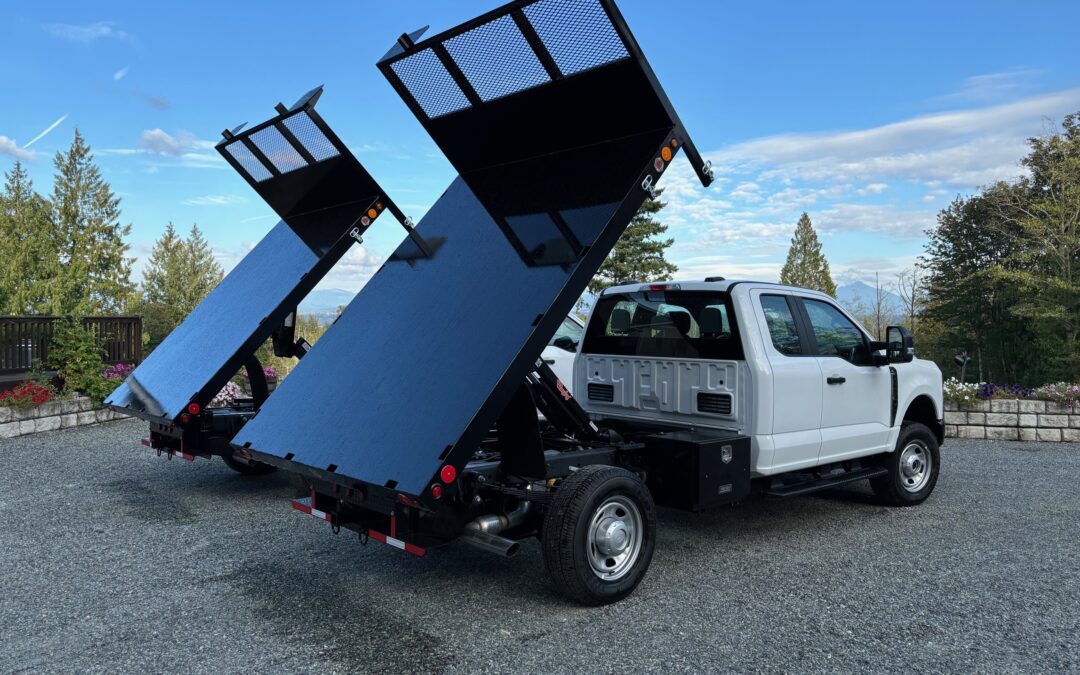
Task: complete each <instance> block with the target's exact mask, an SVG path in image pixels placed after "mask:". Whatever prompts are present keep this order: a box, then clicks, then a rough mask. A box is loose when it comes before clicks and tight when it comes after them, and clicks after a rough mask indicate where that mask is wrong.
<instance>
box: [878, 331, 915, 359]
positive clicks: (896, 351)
mask: <svg viewBox="0 0 1080 675" xmlns="http://www.w3.org/2000/svg"><path fill="white" fill-rule="evenodd" d="M885 342H886V343H887V347H886V353H887V354H888V355H889V363H910V362H911V361H913V360H914V359H915V338H913V337H912V336H911V331H909V330H908V329H907V328H904V327H903V326H889V327H888V328H887V329H886V330H885Z"/></svg>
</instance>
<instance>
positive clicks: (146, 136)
mask: <svg viewBox="0 0 1080 675" xmlns="http://www.w3.org/2000/svg"><path fill="white" fill-rule="evenodd" d="M194 143H195V137H194V136H192V135H191V134H189V133H187V132H182V133H180V134H178V135H176V136H172V135H170V134H168V133H167V132H165V131H164V130H162V129H147V130H146V131H144V132H142V138H141V139H140V140H139V145H141V146H142V148H143V149H144V150H146V151H147V152H150V153H153V154H156V155H169V156H172V157H179V156H180V155H182V154H184V153H185V152H186V151H188V150H189V149H191V148H193V147H194Z"/></svg>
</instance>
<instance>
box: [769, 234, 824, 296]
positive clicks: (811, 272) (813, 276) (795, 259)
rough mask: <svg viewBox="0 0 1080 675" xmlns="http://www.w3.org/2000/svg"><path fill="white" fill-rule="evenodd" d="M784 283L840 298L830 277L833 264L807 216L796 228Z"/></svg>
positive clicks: (785, 264)
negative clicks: (830, 262) (830, 263)
mask: <svg viewBox="0 0 1080 675" xmlns="http://www.w3.org/2000/svg"><path fill="white" fill-rule="evenodd" d="M780 283H782V284H787V285H789V286H799V287H801V288H811V289H814V290H817V291H821V292H823V293H827V294H829V295H831V296H833V297H836V284H835V283H834V282H833V280H832V275H831V274H830V273H829V261H828V260H826V259H825V255H824V254H823V253H822V252H821V242H820V241H818V237H817V232H815V231H814V226H813V224H812V223H811V222H810V216H809V215H807V214H806V213H803V214H802V216H800V217H799V223H798V224H797V225H796V226H795V236H793V237H792V238H791V248H789V249H788V255H787V262H785V263H784V267H783V269H782V270H781V271H780Z"/></svg>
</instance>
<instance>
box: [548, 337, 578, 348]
mask: <svg viewBox="0 0 1080 675" xmlns="http://www.w3.org/2000/svg"><path fill="white" fill-rule="evenodd" d="M551 344H553V345H555V346H556V347H558V348H559V349H565V350H566V351H568V352H576V351H577V342H575V341H574V338H572V337H570V336H569V335H560V336H559V337H557V338H555V341H554V342H552V343H551Z"/></svg>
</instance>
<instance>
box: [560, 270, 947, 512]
mask: <svg viewBox="0 0 1080 675" xmlns="http://www.w3.org/2000/svg"><path fill="white" fill-rule="evenodd" d="M574 384H575V388H574V391H575V392H576V393H577V398H578V400H579V402H580V403H581V404H582V406H583V407H584V408H585V409H586V410H587V411H588V412H589V413H590V415H591V416H592V417H593V419H594V420H595V421H597V423H600V424H603V423H605V422H606V421H607V420H626V421H633V422H634V423H641V422H642V421H645V420H650V421H655V422H657V423H662V424H671V425H675V426H678V427H690V428H715V429H725V430H730V431H735V432H737V433H739V434H741V435H745V436H749V437H750V451H751V475H752V476H753V477H769V476H778V475H781V474H786V473H789V472H798V471H805V470H813V469H815V468H816V467H821V466H825V465H832V464H836V463H838V462H846V461H850V460H858V459H871V460H872V461H873V462H875V463H877V464H881V465H883V466H884V467H885V468H887V469H888V474H887V475H884V476H881V477H878V478H875V479H874V480H872V481H871V483H872V485H873V487H874V490H875V492H876V493H878V495H880V496H882V497H884V498H886V499H887V500H888V501H889V502H891V503H895V504H903V505H906V504H916V503H919V502H921V501H922V500H924V499H926V497H927V496H928V495H929V494H930V492H931V491H932V490H933V489H934V484H935V483H936V482H937V474H938V467H939V465H940V460H939V457H938V447H939V445H940V444H941V443H942V441H943V439H944V423H943V417H944V414H943V412H942V411H943V408H942V400H943V397H942V378H941V371H940V370H939V369H938V367H937V366H936V365H935V364H934V363H933V362H931V361H926V360H923V359H916V358H914V346H913V344H912V341H911V337H910V334H908V333H907V331H906V330H904V329H903V328H900V327H896V326H890V327H889V328H888V340H887V341H886V343H885V344H882V343H876V342H874V341H873V339H872V338H871V337H870V335H869V334H867V333H866V332H865V331H864V330H863V329H862V327H861V326H860V325H859V323H858V321H856V320H855V319H853V318H852V317H851V316H850V315H849V314H848V313H847V312H846V311H845V310H844V309H843V308H842V307H840V305H838V304H837V303H836V301H835V300H834V299H833V298H831V297H829V296H827V295H825V294H823V293H819V292H816V291H811V290H807V289H804V288H794V287H790V286H780V285H776V284H770V283H761V282H752V281H727V280H723V279H719V278H713V279H709V280H706V281H682V282H665V283H658V284H631V285H626V286H617V287H613V288H609V289H607V290H605V291H604V293H603V294H602V295H601V296H600V298H599V300H598V301H597V303H596V306H595V308H594V310H593V312H592V314H591V316H590V317H589V321H588V324H587V327H586V330H585V336H584V340H583V341H582V344H581V347H580V350H579V354H578V355H577V358H576V363H575V370H574Z"/></svg>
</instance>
